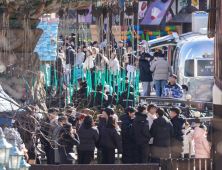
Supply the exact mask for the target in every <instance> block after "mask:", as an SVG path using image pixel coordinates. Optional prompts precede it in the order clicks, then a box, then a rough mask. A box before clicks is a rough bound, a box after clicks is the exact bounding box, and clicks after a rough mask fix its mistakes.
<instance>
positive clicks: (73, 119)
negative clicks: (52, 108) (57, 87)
mask: <svg viewBox="0 0 222 170" xmlns="http://www.w3.org/2000/svg"><path fill="white" fill-rule="evenodd" d="M65 113H66V116H67V117H68V122H69V123H71V124H72V126H75V125H76V123H77V121H78V119H77V118H76V117H75V115H74V114H73V109H68V110H66V111H65Z"/></svg>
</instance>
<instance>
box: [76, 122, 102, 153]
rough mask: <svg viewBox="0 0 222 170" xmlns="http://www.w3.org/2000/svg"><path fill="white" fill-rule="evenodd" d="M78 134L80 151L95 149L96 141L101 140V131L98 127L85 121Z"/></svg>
mask: <svg viewBox="0 0 222 170" xmlns="http://www.w3.org/2000/svg"><path fill="white" fill-rule="evenodd" d="M78 135H79V140H80V144H79V146H78V147H77V149H78V150H80V151H94V149H95V145H96V142H98V140H99V131H98V130H97V129H96V127H92V126H91V125H85V124H84V123H83V124H82V126H81V127H80V129H79V133H78Z"/></svg>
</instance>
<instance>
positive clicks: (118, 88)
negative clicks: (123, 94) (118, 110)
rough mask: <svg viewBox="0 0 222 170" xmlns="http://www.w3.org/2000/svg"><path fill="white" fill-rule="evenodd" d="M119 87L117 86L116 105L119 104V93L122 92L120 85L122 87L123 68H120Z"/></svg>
mask: <svg viewBox="0 0 222 170" xmlns="http://www.w3.org/2000/svg"><path fill="white" fill-rule="evenodd" d="M118 78H119V79H118V81H119V82H118V83H117V84H118V87H117V98H116V105H117V104H118V100H119V93H120V91H119V90H120V87H121V70H119V77H118Z"/></svg>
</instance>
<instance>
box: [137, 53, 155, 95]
mask: <svg viewBox="0 0 222 170" xmlns="http://www.w3.org/2000/svg"><path fill="white" fill-rule="evenodd" d="M143 56H144V58H140V60H139V69H140V81H141V82H142V86H143V96H150V91H151V88H150V87H151V86H150V82H152V81H153V77H152V72H151V71H150V63H149V60H148V59H149V58H150V57H151V56H150V55H149V54H148V53H144V55H143Z"/></svg>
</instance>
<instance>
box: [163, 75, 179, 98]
mask: <svg viewBox="0 0 222 170" xmlns="http://www.w3.org/2000/svg"><path fill="white" fill-rule="evenodd" d="M176 81H177V76H176V75H175V74H172V75H170V78H169V83H167V84H166V85H165V86H164V88H163V92H162V97H173V98H181V97H182V96H183V89H182V87H181V86H180V85H179V84H178V83H176Z"/></svg>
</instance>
